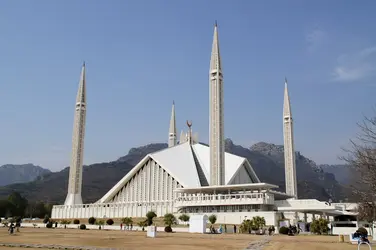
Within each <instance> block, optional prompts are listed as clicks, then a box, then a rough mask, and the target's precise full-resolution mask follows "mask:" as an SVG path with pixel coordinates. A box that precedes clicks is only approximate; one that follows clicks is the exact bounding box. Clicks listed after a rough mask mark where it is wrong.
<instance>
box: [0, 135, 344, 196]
mask: <svg viewBox="0 0 376 250" xmlns="http://www.w3.org/2000/svg"><path fill="white" fill-rule="evenodd" d="M165 148H167V143H151V144H147V145H144V146H141V147H134V148H131V149H130V150H129V152H128V154H126V155H124V156H122V157H119V158H118V159H117V160H115V161H112V162H104V163H96V164H91V165H89V166H85V167H84V168H83V188H82V190H83V193H82V196H83V199H84V202H85V203H91V202H95V201H97V200H98V199H100V198H101V197H102V196H103V195H104V194H105V193H106V192H108V190H110V189H111V188H112V187H113V186H114V185H115V184H116V183H117V182H118V181H119V180H120V179H121V178H122V177H123V176H124V175H126V174H127V173H128V172H129V171H130V170H131V169H132V168H133V167H134V166H135V165H136V164H137V163H138V162H139V161H140V160H141V159H142V158H143V157H145V156H146V155H147V154H150V153H153V152H156V151H158V150H161V149H165ZM225 148H226V152H229V153H232V154H235V155H238V156H241V157H245V158H247V159H248V161H249V162H250V163H251V165H252V167H253V168H254V170H255V172H256V174H257V176H258V177H259V179H260V180H261V181H262V182H267V183H271V184H275V185H278V186H279V189H278V190H280V191H284V189H285V187H284V186H285V184H284V182H285V181H284V154H283V146H281V145H275V144H272V143H266V142H260V143H256V144H254V145H252V146H250V147H249V148H245V147H243V146H240V145H236V144H234V143H233V141H232V140H230V139H226V141H225ZM296 162H297V164H296V165H297V178H298V196H299V198H317V199H319V200H328V199H329V198H331V199H332V200H341V199H344V198H345V197H346V192H345V189H344V188H343V187H342V186H341V185H340V184H339V183H338V182H337V181H336V178H335V175H334V174H332V173H327V172H325V171H323V169H322V168H321V167H320V166H319V165H317V164H316V163H315V162H314V161H312V160H310V159H308V158H306V157H304V156H303V155H301V154H300V152H296ZM68 174H69V167H66V168H64V169H63V170H61V171H59V172H50V173H48V174H46V175H44V176H43V178H39V179H37V180H35V181H32V182H28V183H18V184H13V185H8V186H5V187H0V197H3V196H6V195H9V193H10V192H11V191H17V192H19V193H21V194H22V195H24V196H25V197H26V198H27V199H29V200H35V201H44V202H49V203H54V204H61V203H62V202H63V201H64V199H65V196H66V190H67V186H68Z"/></svg>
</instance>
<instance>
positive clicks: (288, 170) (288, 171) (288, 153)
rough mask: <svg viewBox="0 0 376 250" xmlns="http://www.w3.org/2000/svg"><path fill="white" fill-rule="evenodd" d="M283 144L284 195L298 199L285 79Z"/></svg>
mask: <svg viewBox="0 0 376 250" xmlns="http://www.w3.org/2000/svg"><path fill="white" fill-rule="evenodd" d="M283 142H284V152H285V180H286V193H287V194H289V195H292V196H293V197H294V198H298V188H297V180H296V163H295V149H294V127H293V119H292V113H291V105H290V97H289V92H288V89H287V79H285V93H284V100H283Z"/></svg>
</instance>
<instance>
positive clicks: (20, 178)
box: [0, 163, 51, 186]
mask: <svg viewBox="0 0 376 250" xmlns="http://www.w3.org/2000/svg"><path fill="white" fill-rule="evenodd" d="M48 173H51V171H50V170H48V169H45V168H42V167H40V166H35V165H33V164H31V163H29V164H23V165H13V164H7V165H3V166H1V167H0V186H5V185H9V184H14V183H23V182H29V181H33V180H35V179H36V178H37V177H41V176H43V175H44V174H48Z"/></svg>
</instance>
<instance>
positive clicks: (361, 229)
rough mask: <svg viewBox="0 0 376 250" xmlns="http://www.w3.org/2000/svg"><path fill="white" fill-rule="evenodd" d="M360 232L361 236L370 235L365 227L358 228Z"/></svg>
mask: <svg viewBox="0 0 376 250" xmlns="http://www.w3.org/2000/svg"><path fill="white" fill-rule="evenodd" d="M358 232H359V233H361V234H365V235H368V231H367V229H365V228H364V227H360V228H358Z"/></svg>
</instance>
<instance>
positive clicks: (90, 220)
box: [88, 217, 97, 225]
mask: <svg viewBox="0 0 376 250" xmlns="http://www.w3.org/2000/svg"><path fill="white" fill-rule="evenodd" d="M96 220H97V219H95V218H94V217H90V218H89V220H88V222H89V224H90V225H94V224H95V222H96Z"/></svg>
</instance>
